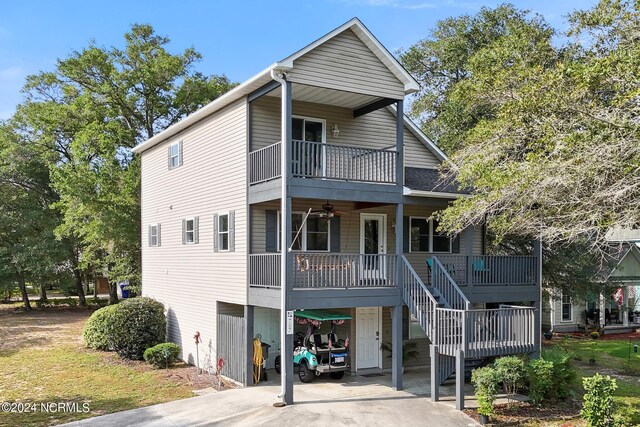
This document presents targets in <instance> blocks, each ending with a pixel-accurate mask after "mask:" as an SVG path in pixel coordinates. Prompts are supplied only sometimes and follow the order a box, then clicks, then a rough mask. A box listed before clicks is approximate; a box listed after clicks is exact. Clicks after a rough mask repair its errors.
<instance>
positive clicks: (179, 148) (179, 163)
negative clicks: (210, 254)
mask: <svg viewBox="0 0 640 427" xmlns="http://www.w3.org/2000/svg"><path fill="white" fill-rule="evenodd" d="M178 151H179V152H180V158H179V160H180V161H179V162H178V165H179V166H182V141H180V142H179V143H178ZM196 243H197V242H196Z"/></svg>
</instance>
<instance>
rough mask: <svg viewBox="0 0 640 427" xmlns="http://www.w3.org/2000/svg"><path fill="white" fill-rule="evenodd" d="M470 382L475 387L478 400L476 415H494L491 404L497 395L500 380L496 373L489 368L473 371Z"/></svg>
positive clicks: (493, 369)
mask: <svg viewBox="0 0 640 427" xmlns="http://www.w3.org/2000/svg"><path fill="white" fill-rule="evenodd" d="M471 382H472V383H473V385H474V386H475V392H476V397H477V399H478V413H480V414H481V415H486V416H491V415H493V413H494V408H493V402H494V401H495V400H496V396H497V394H498V385H499V384H500V382H501V378H500V376H499V374H498V371H497V370H496V369H495V368H493V367H491V366H484V367H482V368H478V369H474V370H473V371H472V372H471Z"/></svg>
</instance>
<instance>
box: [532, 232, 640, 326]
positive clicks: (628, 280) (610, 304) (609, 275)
mask: <svg viewBox="0 0 640 427" xmlns="http://www.w3.org/2000/svg"><path fill="white" fill-rule="evenodd" d="M626 238H628V237H626ZM610 241H611V242H612V243H617V245H616V250H617V251H618V250H619V253H618V254H617V255H616V256H615V258H614V261H615V262H614V264H615V265H614V266H613V268H611V267H607V271H605V272H603V273H602V283H603V284H607V285H608V286H607V288H608V289H610V288H613V289H614V291H613V292H611V291H607V292H606V293H605V292H600V293H599V294H595V293H594V294H590V295H585V296H584V297H582V298H580V297H576V296H574V297H571V296H569V295H563V294H562V292H549V293H548V299H547V302H546V304H545V307H544V311H543V320H542V327H543V329H544V330H550V331H554V332H575V331H584V330H587V329H594V328H599V329H601V330H602V331H603V332H604V333H605V334H609V333H624V332H631V331H633V330H635V329H636V328H640V298H639V297H640V246H639V245H640V243H638V242H640V239H639V240H638V242H633V241H631V242H628V241H625V242H616V241H615V240H611V239H610ZM618 245H620V246H618Z"/></svg>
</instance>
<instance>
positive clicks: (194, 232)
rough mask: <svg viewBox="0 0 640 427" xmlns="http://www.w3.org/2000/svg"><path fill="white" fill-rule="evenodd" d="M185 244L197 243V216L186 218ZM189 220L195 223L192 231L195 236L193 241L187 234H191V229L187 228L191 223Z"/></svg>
mask: <svg viewBox="0 0 640 427" xmlns="http://www.w3.org/2000/svg"><path fill="white" fill-rule="evenodd" d="M184 221H185V222H184V244H185V245H195V244H196V217H195V216H192V217H191V218H185V219H184ZM189 221H191V222H192V223H193V228H192V229H191V233H192V234H193V238H192V240H191V241H189V239H187V236H188V235H189V231H188V228H187V225H188V224H189Z"/></svg>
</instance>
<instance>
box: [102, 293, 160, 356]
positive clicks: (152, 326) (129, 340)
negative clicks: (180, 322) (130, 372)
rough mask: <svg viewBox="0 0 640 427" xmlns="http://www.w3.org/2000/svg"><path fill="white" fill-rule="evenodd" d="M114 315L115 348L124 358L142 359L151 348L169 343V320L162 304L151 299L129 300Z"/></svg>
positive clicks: (122, 303) (119, 306) (121, 304)
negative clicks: (166, 337) (167, 327)
mask: <svg viewBox="0 0 640 427" xmlns="http://www.w3.org/2000/svg"><path fill="white" fill-rule="evenodd" d="M117 307H118V308H117V310H116V311H115V313H114V316H113V346H114V349H115V350H116V351H117V352H118V354H119V355H120V357H123V358H127V359H136V360H139V359H142V358H143V355H144V351H145V350H146V349H148V348H149V347H153V346H154V345H156V344H160V343H161V342H164V341H165V335H166V325H167V321H166V319H165V317H164V306H163V305H162V303H160V302H158V301H156V300H154V299H151V298H147V297H139V298H131V299H127V300H125V301H123V302H121V303H120V304H118V305H117Z"/></svg>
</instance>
